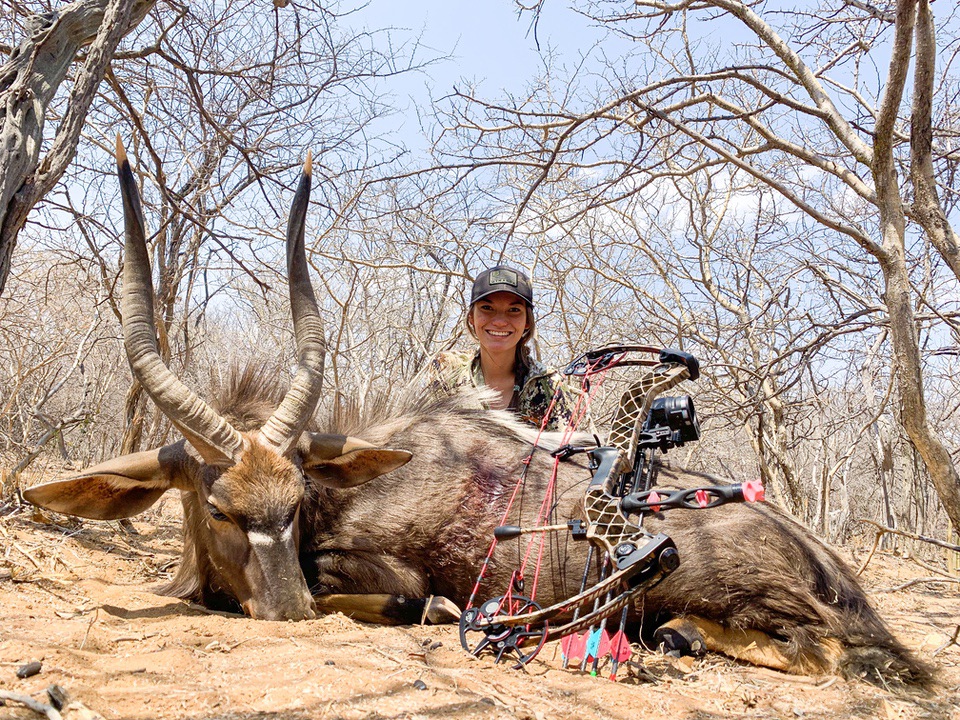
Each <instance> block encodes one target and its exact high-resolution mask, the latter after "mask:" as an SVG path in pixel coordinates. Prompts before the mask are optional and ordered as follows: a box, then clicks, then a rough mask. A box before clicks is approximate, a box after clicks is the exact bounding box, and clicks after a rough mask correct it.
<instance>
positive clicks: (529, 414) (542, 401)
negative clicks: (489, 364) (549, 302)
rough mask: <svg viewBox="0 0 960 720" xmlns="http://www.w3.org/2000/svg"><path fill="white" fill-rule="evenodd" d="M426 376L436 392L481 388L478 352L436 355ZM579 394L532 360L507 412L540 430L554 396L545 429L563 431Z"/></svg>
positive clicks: (556, 374)
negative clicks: (466, 387)
mask: <svg viewBox="0 0 960 720" xmlns="http://www.w3.org/2000/svg"><path fill="white" fill-rule="evenodd" d="M428 373H429V375H428V377H429V380H428V383H429V387H431V388H432V389H433V390H434V391H436V392H442V393H450V392H453V391H454V390H455V389H456V388H459V387H463V386H465V385H471V386H473V387H483V385H484V381H483V371H482V370H481V369H480V352H479V351H477V352H476V353H472V354H471V353H466V352H457V351H447V352H441V353H437V355H435V356H434V357H433V359H432V360H431V361H430V367H429V370H428ZM579 394H580V393H579V391H577V390H575V389H573V388H572V387H571V386H570V385H569V384H567V382H565V380H564V378H563V376H562V375H561V374H560V373H559V372H557V371H556V370H554V369H553V368H550V367H548V366H546V365H544V364H543V363H541V362H539V361H537V360H533V359H532V358H531V359H530V360H529V365H528V368H527V373H526V377H525V379H524V380H523V385H522V387H520V388H519V392H515V393H514V404H512V405H511V406H510V408H508V409H509V410H510V411H512V412H514V413H516V414H517V415H518V416H519V417H520V419H521V420H525V421H526V422H529V423H532V424H533V425H536V426H537V427H540V425H541V424H542V423H543V418H544V415H546V413H547V410H548V409H549V408H550V403H551V401H552V400H553V397H554V395H556V396H557V400H556V402H555V403H554V405H553V410H552V411H551V412H550V418H549V419H548V420H547V424H546V426H545V427H544V430H563V429H564V428H565V427H566V426H567V423H569V422H570V418H571V417H572V416H573V411H574V407H575V405H576V403H577V397H578V396H579Z"/></svg>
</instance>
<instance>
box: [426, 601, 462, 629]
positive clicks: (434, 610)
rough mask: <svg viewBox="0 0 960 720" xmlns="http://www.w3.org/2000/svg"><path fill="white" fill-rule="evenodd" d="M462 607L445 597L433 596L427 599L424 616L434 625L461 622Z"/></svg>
mask: <svg viewBox="0 0 960 720" xmlns="http://www.w3.org/2000/svg"><path fill="white" fill-rule="evenodd" d="M460 614H461V613H460V608H458V607H457V605H456V603H454V602H453V601H451V600H448V599H447V598H445V597H439V596H436V595H435V596H433V597H431V598H430V599H429V600H428V601H427V607H426V608H425V610H424V616H425V617H426V619H427V621H428V622H429V623H431V624H433V625H447V624H450V623H458V622H460Z"/></svg>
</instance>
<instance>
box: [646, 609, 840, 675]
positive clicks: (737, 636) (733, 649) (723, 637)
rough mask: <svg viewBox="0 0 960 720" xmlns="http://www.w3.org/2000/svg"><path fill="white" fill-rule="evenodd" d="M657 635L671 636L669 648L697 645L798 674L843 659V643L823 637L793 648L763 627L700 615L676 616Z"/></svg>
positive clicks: (691, 649) (692, 650)
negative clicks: (729, 624) (740, 625)
mask: <svg viewBox="0 0 960 720" xmlns="http://www.w3.org/2000/svg"><path fill="white" fill-rule="evenodd" d="M654 636H655V637H658V638H662V639H664V640H667V642H666V643H665V644H666V645H667V647H668V649H682V646H683V645H684V643H685V644H686V645H688V646H689V647H688V651H689V652H688V653H687V654H696V651H697V650H698V647H697V645H698V644H700V643H702V645H703V646H704V647H705V648H706V649H707V650H710V651H712V652H718V653H722V654H724V655H727V656H729V657H732V658H734V659H736V660H743V661H745V662H749V663H753V664H754V665H762V666H764V667H769V668H773V669H774V670H780V671H782V672H788V673H794V674H817V673H823V672H830V671H831V669H832V667H833V666H834V665H835V664H836V661H837V660H838V659H839V657H840V655H841V652H842V648H841V647H840V645H839V643H837V642H835V641H831V640H829V639H827V640H823V641H821V642H820V643H818V644H817V645H816V646H815V647H802V646H801V647H798V648H797V649H796V651H795V652H790V651H789V649H788V648H789V647H790V644H788V643H785V642H782V641H779V640H776V639H774V638H772V637H770V635H768V634H767V633H764V632H761V631H759V630H751V629H744V628H731V627H727V626H725V625H721V624H720V623H717V622H714V621H713V620H707V619H706V618H702V617H699V616H696V615H687V616H683V617H677V618H673V619H672V620H670V621H668V622H666V623H664V624H663V625H661V626H660V627H659V628H658V629H657V631H656V633H655V635H654Z"/></svg>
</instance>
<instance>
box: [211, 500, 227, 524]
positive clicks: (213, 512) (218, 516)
mask: <svg viewBox="0 0 960 720" xmlns="http://www.w3.org/2000/svg"><path fill="white" fill-rule="evenodd" d="M207 512H208V513H210V517H212V518H213V519H214V520H217V521H219V522H226V521H227V520H228V518H227V516H226V515H224V514H223V513H222V512H220V511H219V510H218V509H217V506H216V505H214V504H213V503H207Z"/></svg>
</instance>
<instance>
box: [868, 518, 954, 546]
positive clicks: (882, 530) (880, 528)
mask: <svg viewBox="0 0 960 720" xmlns="http://www.w3.org/2000/svg"><path fill="white" fill-rule="evenodd" d="M857 522H862V523H867V524H868V525H873V526H874V527H875V528H877V533H879V534H880V535H883V534H885V533H892V534H893V535H901V536H903V537H906V538H911V539H912V540H919V541H920V542H925V543H930V544H931V545H936V546H937V547H942V548H946V549H947V550H954V551H956V552H960V545H954V544H953V543H948V542H944V541H943V540H937V539H936V538H932V537H927V536H926V535H918V534H917V533H912V532H906V531H905V530H896V529H895V528H891V527H887V526H886V525H881V524H880V523H878V522H875V521H873V520H867V519H866V518H857Z"/></svg>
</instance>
